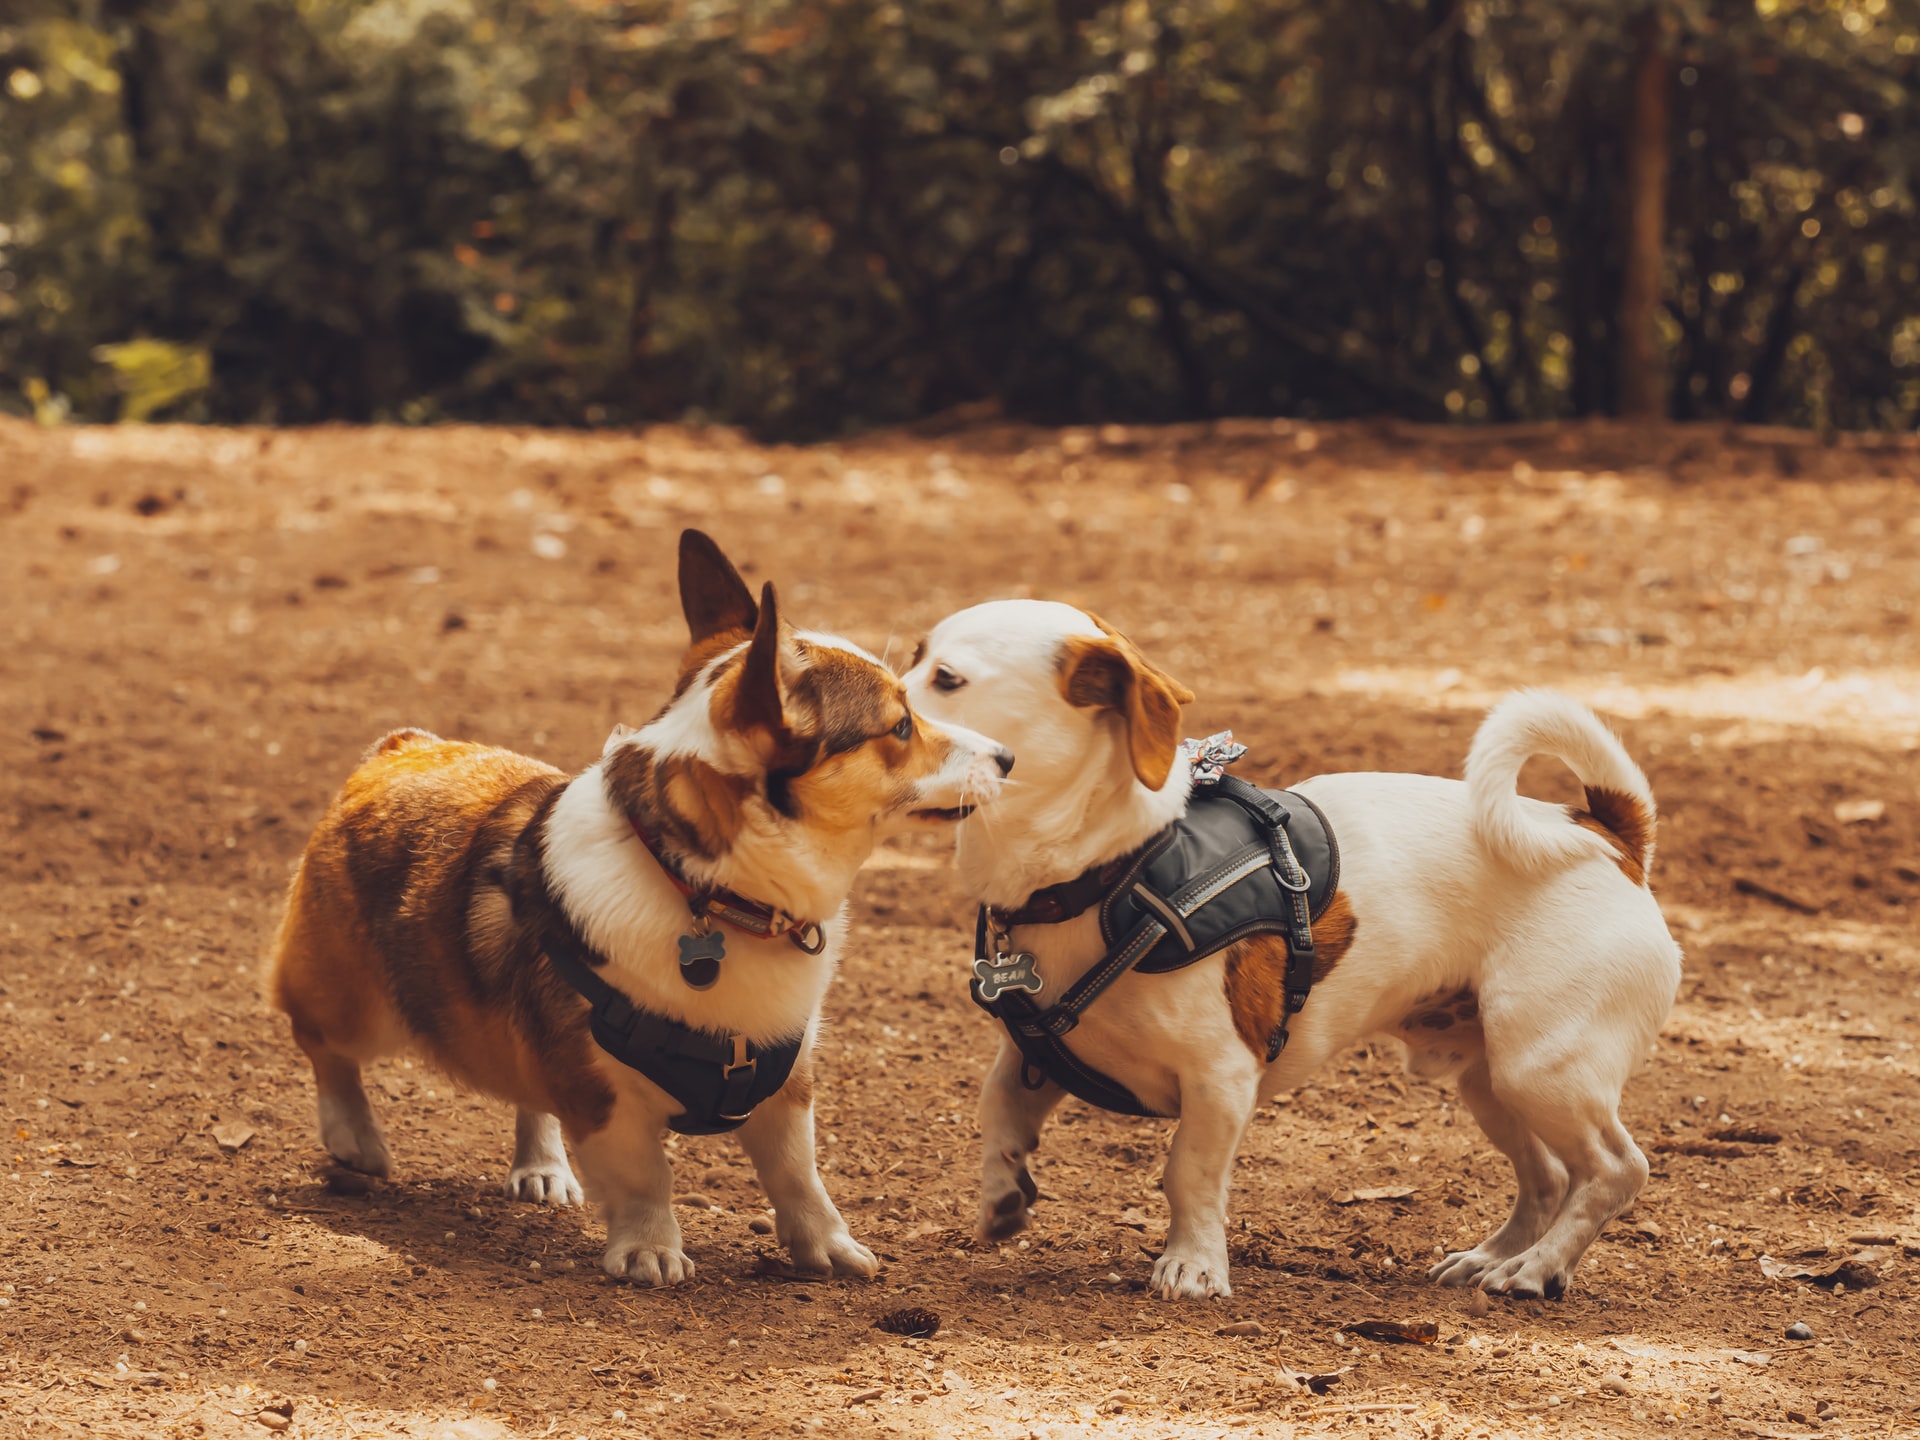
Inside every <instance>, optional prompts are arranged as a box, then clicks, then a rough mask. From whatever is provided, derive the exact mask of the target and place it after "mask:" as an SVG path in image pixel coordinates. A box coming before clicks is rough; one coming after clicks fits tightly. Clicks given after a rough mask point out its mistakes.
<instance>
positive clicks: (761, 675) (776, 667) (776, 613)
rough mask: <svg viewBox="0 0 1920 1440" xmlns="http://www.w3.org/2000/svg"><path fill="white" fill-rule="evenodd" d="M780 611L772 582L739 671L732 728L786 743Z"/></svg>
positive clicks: (763, 594) (763, 595)
mask: <svg viewBox="0 0 1920 1440" xmlns="http://www.w3.org/2000/svg"><path fill="white" fill-rule="evenodd" d="M748 603H749V604H751V603H752V600H751V598H749V600H748ZM781 669H782V665H781V655H780V608H779V606H778V604H777V603H776V602H775V600H774V595H773V582H772V581H771V580H769V581H768V582H767V583H766V586H765V588H764V589H762V590H761V592H760V605H759V613H758V619H757V623H756V624H755V625H754V627H753V643H752V644H750V645H748V646H747V658H746V661H745V663H744V664H742V665H741V667H740V683H739V684H738V685H737V686H735V687H734V692H733V726H734V728H735V729H737V730H763V731H765V732H766V733H767V734H768V735H770V736H772V737H773V738H774V740H775V741H776V742H784V741H785V740H786V739H787V703H786V698H785V694H784V692H783V690H782V687H781V684H780V671H781Z"/></svg>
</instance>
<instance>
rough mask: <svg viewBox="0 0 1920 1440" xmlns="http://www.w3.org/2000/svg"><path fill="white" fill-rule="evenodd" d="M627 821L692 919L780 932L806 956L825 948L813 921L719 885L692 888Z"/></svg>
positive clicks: (770, 934)
mask: <svg viewBox="0 0 1920 1440" xmlns="http://www.w3.org/2000/svg"><path fill="white" fill-rule="evenodd" d="M627 821H628V823H629V824H631V825H632V826H633V833H634V835H635V836H637V837H638V838H639V841H640V844H641V845H642V846H643V847H644V848H645V849H646V852H647V853H648V854H649V855H651V856H652V857H653V860H654V863H655V864H656V865H658V866H659V867H660V870H661V873H663V874H664V875H665V876H666V877H667V879H669V880H671V881H672V882H673V886H674V888H675V889H676V890H678V891H679V892H680V893H681V894H682V895H684V896H686V897H687V909H688V910H689V911H690V912H692V915H693V918H694V919H695V920H696V921H702V920H709V919H711V920H718V921H720V922H721V923H723V924H726V925H731V926H733V928H734V929H736V930H744V931H745V932H746V933H747V934H749V935H755V936H758V937H759V938H760V939H762V940H773V939H778V938H779V937H780V936H782V935H784V936H786V937H787V939H788V940H790V941H792V942H793V946H794V948H795V949H796V950H803V951H805V952H806V953H807V954H809V955H818V954H819V953H820V952H821V951H822V950H824V949H826V946H827V933H826V931H825V930H824V929H822V928H821V926H820V925H819V923H818V922H817V921H813V920H802V919H799V918H798V917H797V916H793V915H789V914H788V913H787V912H786V911H784V910H782V909H780V908H779V907H777V906H774V905H766V904H763V903H761V902H760V901H758V900H750V899H748V898H747V897H746V896H745V895H742V894H740V893H739V892H738V891H737V890H727V889H724V888H719V887H715V888H712V889H704V888H703V889H695V888H694V887H693V886H691V885H689V884H688V883H687V882H686V880H685V879H684V878H683V877H682V876H681V874H680V870H679V867H677V866H676V865H674V863H673V862H672V861H671V860H669V859H668V858H667V856H666V854H665V853H664V852H663V851H662V850H661V848H660V842H659V841H657V840H655V839H654V838H653V836H652V835H650V834H648V833H647V829H646V827H645V826H644V825H642V824H641V823H640V821H639V820H638V819H637V818H635V817H634V816H632V815H628V816H627ZM701 933H703V934H704V933H705V932H704V931H702V932H701Z"/></svg>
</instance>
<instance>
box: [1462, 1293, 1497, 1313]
mask: <svg viewBox="0 0 1920 1440" xmlns="http://www.w3.org/2000/svg"><path fill="white" fill-rule="evenodd" d="M1492 1309H1493V1302H1492V1301H1491V1300H1489V1299H1488V1298H1487V1292H1486V1291H1484V1290H1476V1291H1474V1292H1473V1294H1471V1295H1469V1296H1468V1297H1467V1314H1469V1315H1472V1316H1473V1317H1475V1318H1476V1319H1478V1318H1479V1317H1481V1316H1483V1315H1486V1314H1488V1313H1489V1312H1491V1311H1492Z"/></svg>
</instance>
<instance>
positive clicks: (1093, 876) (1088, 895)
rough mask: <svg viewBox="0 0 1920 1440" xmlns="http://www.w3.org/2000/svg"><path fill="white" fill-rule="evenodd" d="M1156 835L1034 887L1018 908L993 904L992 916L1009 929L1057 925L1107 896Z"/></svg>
mask: <svg viewBox="0 0 1920 1440" xmlns="http://www.w3.org/2000/svg"><path fill="white" fill-rule="evenodd" d="M1159 838H1160V835H1159V834H1156V835H1154V837H1153V839H1151V840H1148V841H1147V843H1146V844H1145V845H1141V846H1139V847H1138V848H1136V849H1133V850H1129V851H1128V852H1127V853H1126V854H1124V855H1121V856H1118V857H1116V858H1115V859H1112V860H1109V861H1107V862H1106V863H1105V864H1104V865H1096V866H1094V867H1093V868H1092V869H1091V870H1083V871H1082V872H1081V873H1080V874H1078V875H1076V876H1074V877H1073V879H1071V880H1062V881H1061V882H1060V883H1059V884H1058V885H1049V886H1047V887H1046V888H1045V889H1043V890H1036V891H1034V892H1033V894H1031V895H1029V896H1028V897H1027V898H1026V900H1025V902H1024V903H1023V904H1022V905H1021V906H1020V908H1019V909H1017V910H1001V909H998V908H996V909H995V910H994V912H993V918H994V919H995V920H996V921H998V922H999V923H1000V924H1001V925H1003V926H1004V927H1006V928H1007V929H1009V930H1011V929H1012V928H1013V927H1014V926H1016V925H1059V924H1062V923H1064V922H1065V921H1068V920H1071V919H1073V917H1074V916H1076V915H1084V914H1085V913H1086V912H1087V911H1089V910H1091V909H1092V908H1093V907H1094V906H1096V905H1098V904H1099V903H1100V902H1101V901H1102V900H1104V899H1106V898H1107V892H1108V891H1109V890H1111V889H1113V887H1114V886H1115V885H1116V884H1118V883H1119V880H1120V877H1121V876H1122V875H1124V874H1126V873H1127V867H1128V866H1130V865H1132V864H1133V862H1134V861H1136V860H1138V859H1139V858H1140V856H1141V854H1142V853H1143V852H1145V851H1146V849H1147V848H1148V846H1151V845H1152V844H1153V842H1154V840H1158V839H1159Z"/></svg>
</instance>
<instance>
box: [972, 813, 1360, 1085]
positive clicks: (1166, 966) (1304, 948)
mask: <svg viewBox="0 0 1920 1440" xmlns="http://www.w3.org/2000/svg"><path fill="white" fill-rule="evenodd" d="M1095 873H1098V874H1100V875H1102V876H1103V877H1105V878H1106V879H1107V888H1106V890H1105V893H1104V894H1103V895H1101V896H1100V897H1099V898H1098V900H1097V901H1096V902H1089V903H1086V904H1080V903H1079V902H1080V901H1081V900H1082V899H1083V898H1084V894H1085V889H1086V886H1085V883H1084V882H1085V881H1086V880H1087V876H1086V875H1083V876H1080V877H1078V878H1077V879H1076V880H1073V881H1069V882H1067V884H1066V885H1062V886H1054V887H1050V889H1049V890H1046V891H1040V892H1036V895H1035V896H1034V897H1030V898H1029V900H1028V901H1027V903H1026V905H1024V906H1022V907H1021V909H1019V910H1016V911H1013V912H1012V913H1002V912H999V911H994V912H992V913H991V915H990V914H989V912H988V911H987V909H986V908H985V907H982V909H981V911H980V917H979V923H978V925H977V926H976V929H975V944H974V950H975V967H974V968H975V975H976V979H975V980H974V982H973V985H972V987H971V988H972V994H973V1001H974V1003H975V1004H976V1005H978V1006H980V1008H981V1009H983V1010H985V1011H987V1012H988V1013H989V1014H990V1015H993V1016H994V1017H995V1018H996V1019H998V1020H999V1021H1000V1023H1001V1024H1002V1025H1003V1026H1004V1027H1005V1028H1006V1031H1007V1034H1008V1035H1009V1036H1010V1037H1011V1038H1012V1040H1013V1042H1014V1044H1015V1045H1017V1046H1018V1047H1019V1048H1020V1054H1021V1057H1022V1061H1023V1065H1022V1073H1021V1081H1022V1083H1023V1084H1026V1085H1028V1086H1029V1088H1037V1087H1038V1085H1039V1084H1040V1083H1041V1081H1040V1080H1038V1079H1035V1078H1032V1077H1033V1076H1034V1075H1035V1074H1036V1072H1037V1074H1038V1075H1041V1076H1044V1077H1046V1078H1047V1079H1051V1080H1052V1081H1054V1083H1056V1084H1057V1085H1059V1086H1060V1087H1061V1088H1062V1089H1064V1090H1066V1091H1067V1092H1068V1093H1069V1094H1072V1095H1077V1096H1078V1097H1080V1098H1081V1099H1082V1100H1085V1101H1087V1102H1088V1103H1089V1104H1093V1105H1098V1106H1100V1107H1101V1108H1102V1109H1106V1110H1113V1111H1117V1112H1119V1113H1121V1114H1125V1115H1152V1114H1156V1113H1158V1112H1156V1111H1153V1110H1149V1109H1148V1108H1147V1107H1146V1106H1144V1105H1142V1104H1141V1103H1140V1100H1139V1099H1138V1097H1137V1096H1135V1095H1134V1094H1133V1092H1132V1091H1131V1090H1129V1089H1128V1088H1127V1087H1126V1086H1125V1085H1122V1084H1121V1083H1120V1082H1119V1081H1117V1080H1115V1079H1113V1077H1112V1076H1109V1075H1104V1074H1102V1073H1101V1072H1100V1071H1098V1070H1096V1069H1094V1068H1093V1067H1092V1066H1090V1065H1088V1064H1087V1063H1086V1062H1085V1061H1083V1060H1082V1059H1080V1057H1079V1056H1077V1055H1075V1054H1074V1053H1073V1051H1072V1050H1071V1049H1070V1048H1069V1047H1068V1046H1067V1044H1066V1041H1065V1038H1064V1037H1065V1036H1067V1035H1068V1034H1070V1033H1071V1032H1072V1031H1073V1030H1074V1028H1075V1027H1076V1026H1078V1025H1079V1023H1080V1017H1081V1016H1082V1015H1083V1014H1085V1013H1086V1010H1087V1007H1088V1006H1090V1005H1092V1004H1093V1002H1094V1001H1096V1000H1098V999H1099V998H1100V996H1101V995H1103V994H1105V993H1106V991H1107V990H1108V989H1110V988H1111V987H1112V986H1113V985H1114V984H1115V983H1116V982H1117V981H1118V980H1119V979H1120V977H1121V976H1123V975H1125V974H1127V973H1128V972H1129V971H1136V970H1137V971H1138V972H1139V973H1140V974H1142V975H1160V974H1165V973H1167V972H1168V971H1172V970H1178V969H1182V968H1184V967H1186V966H1188V965H1192V964H1194V963H1195V962H1196V961H1199V960H1203V959H1205V958H1206V957H1207V956H1209V955H1214V954H1217V953H1218V952H1220V951H1221V950H1224V949H1225V948H1226V947H1227V946H1229V945H1231V944H1234V943H1235V942H1236V941H1239V940H1243V939H1246V938H1248V937H1250V936H1254V935H1280V936H1283V937H1284V938H1285V939H1286V942H1287V964H1286V973H1285V979H1284V986H1285V999H1284V1005H1283V1009H1282V1011H1281V1014H1280V1018H1279V1022H1278V1023H1277V1024H1276V1025H1275V1026H1274V1027H1273V1030H1272V1032H1271V1033H1270V1034H1269V1035H1268V1037H1267V1057H1266V1058H1267V1063H1269V1064H1271V1063H1272V1062H1273V1061H1274V1060H1276V1059H1277V1058H1278V1057H1279V1055H1280V1052H1281V1051H1282V1050H1284V1049H1285V1048H1286V1044H1287V1039H1288V1028H1287V1027H1288V1021H1289V1020H1290V1019H1291V1018H1292V1017H1293V1016H1294V1015H1296V1014H1298V1013H1299V1012H1300V1010H1301V1009H1302V1007H1304V1006H1305V1005H1306V1003H1307V996H1308V993H1309V992H1310V991H1311V990H1312V988H1313V966H1314V948H1313V921H1314V918H1315V917H1316V916H1317V915H1319V914H1320V913H1321V912H1322V911H1323V910H1325V909H1326V907H1327V905H1328V903H1329V902H1330V901H1331V900H1332V899H1333V894H1334V891H1335V890H1337V889H1338V888H1339V884H1340V850H1339V845H1338V843H1337V842H1336V841H1335V839H1334V834H1333V827H1332V826H1331V825H1330V824H1329V823H1328V822H1327V818H1326V816H1325V815H1323V814H1322V813H1321V812H1320V809H1319V807H1317V806H1316V805H1314V804H1313V802H1312V801H1310V800H1308V799H1307V797H1306V796H1304V795H1300V794H1298V793H1296V792H1293V791H1288V790H1278V791H1274V790H1262V789H1260V788H1258V787H1257V786H1253V785H1249V784H1248V783H1247V782H1245V781H1244V780H1241V779H1239V778H1237V777H1235V776H1231V775H1221V776H1219V778H1218V779H1217V780H1215V781H1213V782H1212V783H1210V784H1209V785H1206V786H1204V787H1199V788H1196V789H1195V790H1194V794H1193V800H1192V802H1191V803H1190V804H1189V806H1188V809H1187V813H1186V814H1185V815H1184V816H1183V817H1181V819H1179V820H1178V821H1176V822H1175V823H1174V824H1173V825H1171V826H1169V827H1168V828H1167V829H1165V830H1163V831H1161V832H1160V833H1159V834H1158V835H1156V836H1154V838H1153V839H1152V840H1150V841H1148V842H1147V844H1146V845H1144V846H1143V847H1141V849H1139V850H1137V851H1135V852H1134V853H1133V854H1132V855H1129V856H1125V857H1122V859H1121V860H1120V861H1116V862H1111V863H1110V865H1108V866H1103V867H1101V869H1100V870H1099V871H1098V872H1094V871H1089V872H1088V875H1092V874H1095ZM1061 893H1065V894H1066V895H1067V900H1066V901H1065V902H1062V903H1065V904H1075V905H1078V908H1077V909H1074V910H1072V911H1071V913H1070V914H1065V915H1063V916H1062V918H1063V919H1070V918H1072V915H1074V914H1079V913H1081V912H1082V911H1084V910H1087V909H1091V908H1093V904H1094V903H1097V904H1098V906H1099V912H1100V933H1101V935H1102V937H1103V938H1104V939H1105V940H1106V944H1107V951H1106V954H1105V955H1104V956H1102V957H1101V959H1100V961H1099V963H1098V964H1096V965H1094V966H1093V968H1092V969H1090V970H1088V971H1087V972H1086V974H1084V975H1082V976H1081V977H1080V978H1079V979H1078V980H1077V981H1075V982H1074V984H1073V985H1071V986H1069V987H1068V989H1067V990H1066V992H1065V993H1064V994H1063V995H1061V996H1060V998H1059V999H1058V1000H1056V1001H1054V1003H1053V1004H1052V1005H1049V1006H1047V1007H1045V1008H1042V1007H1041V1006H1039V1005H1037V1004H1036V1003H1035V1002H1034V1000H1033V999H1032V997H1031V996H1030V995H1029V994H1027V993H1024V991H1022V990H1017V989H1011V988H1007V987H1006V986H1004V985H1001V986H997V987H995V988H994V990H993V991H992V992H990V993H989V994H983V993H982V985H981V980H980V979H979V978H977V977H979V976H980V975H981V973H982V971H983V968H985V967H990V966H991V965H993V964H994V963H995V957H994V955H993V954H992V952H993V951H994V950H995V949H997V947H996V946H994V945H993V944H991V943H990V941H991V939H992V938H993V933H992V932H993V931H994V927H995V924H996V923H997V924H998V926H999V927H1000V929H999V933H1000V934H1001V935H1002V936H1003V937H1004V936H1005V935H1006V933H1007V932H1008V931H1010V930H1011V929H1012V928H1013V926H1015V925H1031V924H1057V923H1059V922H1058V921H1057V920H1041V919H1027V918H1023V917H1025V916H1027V915H1029V914H1033V913H1035V912H1036V911H1040V912H1043V913H1047V914H1051V913H1053V911H1054V910H1055V909H1056V908H1059V906H1058V905H1057V904H1056V903H1055V902H1054V901H1053V900H1051V899H1045V897H1049V896H1053V895H1058V894H1061ZM1043 899H1045V903H1043V904H1040V905H1036V903H1035V902H1036V901H1040V900H1043ZM1007 958H1008V957H1004V956H1003V957H999V960H1000V961H1001V962H1004V961H1005V960H1006V959H1007ZM1022 958H1029V959H1030V957H1022ZM988 973H991V971H989V972H988ZM1003 973H1004V972H1003ZM1033 983H1034V984H1035V985H1037V984H1038V983H1039V982H1038V981H1037V980H1035V981H1034V982H1033Z"/></svg>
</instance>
